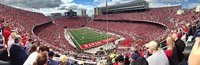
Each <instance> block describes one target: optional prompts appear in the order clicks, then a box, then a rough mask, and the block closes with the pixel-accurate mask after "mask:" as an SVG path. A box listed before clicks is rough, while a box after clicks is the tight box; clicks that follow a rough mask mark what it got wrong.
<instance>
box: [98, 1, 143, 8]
mask: <svg viewBox="0 0 200 65" xmlns="http://www.w3.org/2000/svg"><path fill="white" fill-rule="evenodd" d="M140 2H146V1H144V0H135V1H129V2H124V3H119V4H115V5H109V6H108V8H118V7H128V6H131V5H133V4H136V3H140ZM99 8H105V6H104V7H99Z"/></svg>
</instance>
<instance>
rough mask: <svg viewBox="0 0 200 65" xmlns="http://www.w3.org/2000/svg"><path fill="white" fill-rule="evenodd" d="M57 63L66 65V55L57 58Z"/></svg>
mask: <svg viewBox="0 0 200 65" xmlns="http://www.w3.org/2000/svg"><path fill="white" fill-rule="evenodd" d="M59 61H60V65H66V63H67V61H68V58H67V56H66V55H61V56H60V58H59Z"/></svg>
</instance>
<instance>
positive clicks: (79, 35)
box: [68, 28, 110, 49]
mask: <svg viewBox="0 0 200 65" xmlns="http://www.w3.org/2000/svg"><path fill="white" fill-rule="evenodd" d="M68 32H69V33H70V35H71V36H72V37H73V38H74V39H72V40H73V42H74V44H75V45H76V46H77V48H79V49H80V45H81V44H87V43H90V42H96V41H99V40H102V39H106V38H108V37H109V36H110V35H107V34H102V33H100V32H97V31H94V30H92V29H89V28H79V29H70V30H68Z"/></svg>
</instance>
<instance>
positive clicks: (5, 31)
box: [2, 20, 11, 44]
mask: <svg viewBox="0 0 200 65" xmlns="http://www.w3.org/2000/svg"><path fill="white" fill-rule="evenodd" d="M3 25H4V26H3V31H2V32H3V36H4V40H5V43H6V44H7V42H8V38H9V36H10V34H11V27H10V26H9V23H8V22H5V20H4V23H3Z"/></svg>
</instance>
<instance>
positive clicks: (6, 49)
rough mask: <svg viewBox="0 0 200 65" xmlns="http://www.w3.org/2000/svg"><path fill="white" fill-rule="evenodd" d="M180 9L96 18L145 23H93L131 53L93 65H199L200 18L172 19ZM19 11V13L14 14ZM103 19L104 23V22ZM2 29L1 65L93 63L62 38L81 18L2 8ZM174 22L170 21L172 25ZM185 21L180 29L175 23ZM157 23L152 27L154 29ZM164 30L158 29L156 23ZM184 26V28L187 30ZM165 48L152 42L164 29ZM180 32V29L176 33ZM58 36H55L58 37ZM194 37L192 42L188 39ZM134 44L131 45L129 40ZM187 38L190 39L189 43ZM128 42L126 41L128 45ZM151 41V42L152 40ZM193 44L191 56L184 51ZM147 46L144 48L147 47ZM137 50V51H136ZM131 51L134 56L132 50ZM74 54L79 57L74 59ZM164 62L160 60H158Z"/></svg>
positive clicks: (195, 15)
mask: <svg viewBox="0 0 200 65" xmlns="http://www.w3.org/2000/svg"><path fill="white" fill-rule="evenodd" d="M179 8H180V7H179V6H173V7H161V8H151V9H147V10H145V11H143V12H137V13H123V14H109V15H108V16H105V15H100V16H97V17H96V18H95V20H99V19H101V20H106V19H107V20H133V21H139V20H145V21H148V23H147V22H146V23H144V22H139V23H138V22H137V23H135V22H132V23H128V22H110V21H109V22H108V21H107V22H105V21H92V22H90V23H88V26H89V27H92V28H96V29H98V30H101V31H104V32H114V33H116V34H119V35H121V36H123V37H124V38H125V39H127V40H128V42H130V43H133V42H134V44H133V46H135V50H134V51H133V53H131V54H130V52H129V53H125V52H122V53H117V51H118V50H114V51H112V53H108V54H107V55H106V56H108V57H105V58H100V60H101V61H98V62H99V63H97V65H130V64H131V65H198V64H200V63H199V60H200V59H199V58H200V57H199V55H200V54H199V52H200V51H199V49H198V48H199V44H200V42H199V41H200V38H199V36H200V34H199V33H200V31H199V28H200V24H199V23H200V21H199V20H198V19H199V15H200V14H199V13H198V12H194V11H193V9H192V10H185V12H184V13H183V14H181V15H176V14H175V13H176V11H177V10H178V9H179ZM16 12H17V13H16ZM105 17H106V18H105ZM0 18H1V19H0V24H1V35H2V37H3V40H4V41H3V42H2V43H1V47H0V65H71V64H72V65H73V64H76V65H79V64H80V65H83V64H84V63H83V62H79V63H78V62H76V61H70V60H68V58H69V57H67V56H69V55H71V54H72V56H73V57H74V58H75V59H77V58H79V60H82V59H83V58H86V59H87V60H95V61H96V58H93V57H92V55H90V54H85V53H78V52H77V51H76V49H75V48H74V47H72V46H71V45H70V44H69V42H68V41H67V40H66V39H65V38H64V36H63V35H64V29H65V28H76V27H82V25H83V24H84V23H83V22H81V20H83V18H81V17H74V18H66V17H63V18H53V19H50V18H48V17H46V16H44V15H43V14H41V13H35V12H30V11H25V10H21V9H16V8H12V7H9V6H6V5H2V4H0ZM170 21H172V22H170ZM176 21H177V22H183V24H178V26H174V25H177V22H176ZM150 23H151V24H150ZM152 23H155V24H152ZM156 23H158V24H162V26H164V27H159V26H157V24H156ZM185 23H187V24H188V25H185ZM165 27H167V28H169V29H170V30H173V31H172V32H170V33H169V34H168V35H167V39H166V42H164V44H162V43H159V42H157V41H154V40H156V39H157V38H158V37H160V35H162V34H163V32H165V31H166V30H167V29H166V28H165ZM179 27H183V28H181V29H180V30H179V29H178V28H179ZM58 31H59V32H58ZM190 37H192V39H191V38H190ZM134 38H135V39H136V40H133V39H134ZM190 39H191V40H190ZM129 40H130V41H129ZM152 40H153V41H152ZM190 42H192V47H193V48H192V50H191V49H189V51H191V53H190V54H189V56H185V53H184V51H185V50H188V49H185V48H186V47H188V44H191V43H190ZM145 43H147V44H145ZM137 46H140V47H137ZM131 52H132V51H131ZM76 54H77V55H76ZM160 60H162V61H160Z"/></svg>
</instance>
